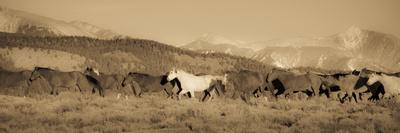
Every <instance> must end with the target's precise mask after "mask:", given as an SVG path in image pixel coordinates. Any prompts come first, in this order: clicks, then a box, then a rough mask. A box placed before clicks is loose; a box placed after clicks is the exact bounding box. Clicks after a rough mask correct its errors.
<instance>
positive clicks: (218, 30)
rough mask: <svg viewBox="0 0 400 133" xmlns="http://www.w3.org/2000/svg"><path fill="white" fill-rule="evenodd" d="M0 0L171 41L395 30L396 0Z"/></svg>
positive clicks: (399, 16)
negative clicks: (354, 29) (355, 28)
mask: <svg viewBox="0 0 400 133" xmlns="http://www.w3.org/2000/svg"><path fill="white" fill-rule="evenodd" d="M0 5H2V6H5V7H9V8H13V9H18V10H23V11H27V12H31V13H35V14H39V15H42V16H46V17H51V18H55V19H59V20H64V21H72V20H81V21H85V22H88V23H91V24H94V25H97V26H100V27H104V28H107V29H111V30H114V31H116V32H118V33H122V34H126V35H130V36H132V37H137V38H145V39H154V40H156V41H160V42H164V43H169V44H174V45H176V44H177V45H181V44H185V43H188V42H190V41H192V40H194V39H196V38H198V37H200V36H201V35H203V34H205V33H212V34H217V35H220V36H223V37H225V38H230V39H232V40H241V41H245V42H257V41H266V40H269V39H277V38H292V37H304V36H305V37H308V36H310V37H315V36H327V35H332V34H335V33H338V32H342V31H344V30H346V29H347V28H348V27H350V26H353V25H354V26H358V27H361V28H365V29H370V30H376V31H380V32H385V33H389V34H394V35H396V36H398V37H399V36H400V26H399V25H400V0H197V1H194V0H0Z"/></svg>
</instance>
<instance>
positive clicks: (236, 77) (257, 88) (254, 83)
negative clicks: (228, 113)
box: [222, 70, 265, 103]
mask: <svg viewBox="0 0 400 133" xmlns="http://www.w3.org/2000/svg"><path fill="white" fill-rule="evenodd" d="M224 80H226V81H224V82H225V83H224V82H222V83H224V85H226V86H229V87H227V90H226V91H225V92H226V93H231V94H226V95H228V96H231V97H232V98H234V99H236V98H238V97H240V98H241V99H242V100H243V101H244V102H246V103H248V102H250V98H251V97H259V95H258V93H259V92H261V93H262V90H263V89H264V86H265V81H264V80H265V78H264V76H263V75H262V74H261V73H258V72H253V71H249V70H240V71H238V72H234V71H228V72H225V75H224Z"/></svg>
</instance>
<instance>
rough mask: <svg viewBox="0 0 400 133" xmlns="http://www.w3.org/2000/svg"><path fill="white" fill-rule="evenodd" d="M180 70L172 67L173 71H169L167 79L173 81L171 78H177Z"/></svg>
mask: <svg viewBox="0 0 400 133" xmlns="http://www.w3.org/2000/svg"><path fill="white" fill-rule="evenodd" d="M178 72H179V71H178V70H176V69H175V68H174V69H172V70H171V71H169V72H168V73H167V80H168V81H171V80H173V79H175V78H177V77H178V74H179V73H178Z"/></svg>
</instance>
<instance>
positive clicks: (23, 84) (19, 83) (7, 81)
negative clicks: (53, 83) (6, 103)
mask: <svg viewBox="0 0 400 133" xmlns="http://www.w3.org/2000/svg"><path fill="white" fill-rule="evenodd" d="M30 74H31V71H19V72H12V71H8V70H4V69H2V68H0V88H1V89H0V91H1V92H3V93H6V94H10V93H19V92H22V93H21V94H22V95H26V93H27V91H28V90H27V89H28V88H29V86H30V82H29V76H30Z"/></svg>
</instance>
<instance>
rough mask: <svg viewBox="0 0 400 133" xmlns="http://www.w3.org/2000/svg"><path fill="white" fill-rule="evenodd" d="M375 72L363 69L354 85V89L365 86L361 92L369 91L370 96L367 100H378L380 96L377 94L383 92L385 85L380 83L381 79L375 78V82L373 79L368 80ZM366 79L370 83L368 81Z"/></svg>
mask: <svg viewBox="0 0 400 133" xmlns="http://www.w3.org/2000/svg"><path fill="white" fill-rule="evenodd" d="M377 73H378V72H374V71H371V70H367V69H363V70H362V71H361V73H360V75H359V76H358V77H359V78H358V80H357V82H356V84H355V86H354V89H359V88H361V87H364V86H365V87H367V90H366V91H365V92H363V93H371V96H370V97H369V98H368V100H369V101H377V100H380V99H381V98H379V94H382V95H384V94H385V86H384V85H383V84H382V82H381V81H379V80H376V82H373V80H371V81H369V78H370V76H371V75H373V74H377ZM368 81H369V82H370V83H368ZM361 94H362V93H361Z"/></svg>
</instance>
